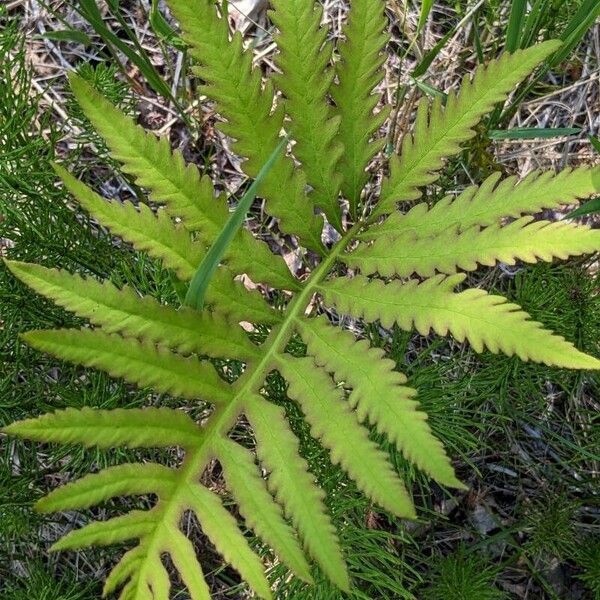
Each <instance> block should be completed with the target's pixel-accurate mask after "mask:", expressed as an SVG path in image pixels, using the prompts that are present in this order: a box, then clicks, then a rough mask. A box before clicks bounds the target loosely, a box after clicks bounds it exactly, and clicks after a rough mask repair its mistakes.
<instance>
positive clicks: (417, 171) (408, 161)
mask: <svg viewBox="0 0 600 600" xmlns="http://www.w3.org/2000/svg"><path fill="white" fill-rule="evenodd" d="M559 45H560V42H557V41H554V40H553V41H549V42H544V43H543V44H538V45H536V46H532V47H531V48H528V49H526V50H517V51H516V52H515V53H514V54H508V53H506V54H504V55H502V56H501V57H500V58H499V59H497V60H493V61H491V62H490V63H489V64H488V65H487V66H482V67H479V68H478V69H477V70H476V71H475V75H474V76H473V79H472V80H470V81H469V80H466V81H465V82H464V83H463V84H462V86H461V89H460V91H459V92H458V93H454V92H451V93H450V94H449V95H448V98H447V101H446V106H445V107H443V106H442V101H441V99H440V98H437V99H436V100H435V102H434V103H433V107H432V109H431V113H430V114H428V102H427V100H426V99H425V98H424V99H423V100H422V101H421V103H420V104H419V107H418V111H417V120H416V123H415V129H414V139H411V136H409V135H407V136H406V137H405V138H404V142H403V144H402V151H401V153H400V156H395V157H394V158H392V160H391V163H390V177H389V179H387V180H386V181H384V183H383V185H382V189H381V196H380V198H379V202H378V203H377V206H376V207H375V210H374V214H376V215H380V214H382V213H386V212H387V213H390V212H394V206H395V203H396V202H400V201H404V200H416V199H417V198H419V197H420V196H421V192H420V191H419V187H422V186H425V185H429V184H430V183H433V182H434V181H435V180H436V179H437V178H438V175H437V172H438V171H439V169H440V168H441V167H442V166H443V159H444V158H448V157H450V156H453V155H455V154H457V153H458V152H459V151H460V144H461V143H463V142H466V141H468V140H469V139H471V138H472V137H473V136H474V135H475V131H474V130H473V127H474V126H475V125H476V124H477V123H478V122H479V120H480V119H481V117H482V116H483V115H484V114H485V113H487V112H489V111H490V110H491V109H492V108H493V107H494V106H495V105H496V104H498V103H499V102H502V101H504V100H505V99H506V97H507V96H508V94H509V92H510V91H511V90H512V89H513V88H514V87H515V86H516V85H517V84H518V83H519V82H520V81H521V80H523V79H524V78H525V77H526V76H527V75H529V73H531V71H533V69H535V67H536V66H537V65H538V64H540V63H541V62H542V61H543V60H544V59H545V58H546V57H547V56H549V55H550V54H551V53H552V52H554V51H555V50H556V49H557V48H558V47H559Z"/></svg>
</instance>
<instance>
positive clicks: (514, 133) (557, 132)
mask: <svg viewBox="0 0 600 600" xmlns="http://www.w3.org/2000/svg"><path fill="white" fill-rule="evenodd" d="M579 133H581V129H579V128H578V127H514V128H512V129H492V130H491V131H490V132H489V136H490V139H491V140H535V139H542V140H546V139H550V138H556V137H561V136H563V135H577V134H579Z"/></svg>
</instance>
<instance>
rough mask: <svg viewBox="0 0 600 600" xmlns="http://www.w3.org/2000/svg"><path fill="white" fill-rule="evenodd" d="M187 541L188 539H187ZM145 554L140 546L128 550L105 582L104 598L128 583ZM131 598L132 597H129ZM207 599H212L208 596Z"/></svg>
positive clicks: (122, 595) (123, 596)
mask: <svg viewBox="0 0 600 600" xmlns="http://www.w3.org/2000/svg"><path fill="white" fill-rule="evenodd" d="M186 541H187V538H186ZM143 553H144V547H143V546H141V545H139V546H136V547H135V548H132V549H131V550H128V551H127V552H125V554H123V556H122V557H121V560H120V561H119V562H118V563H117V564H116V565H115V566H114V567H113V569H112V571H111V572H110V573H109V575H108V577H107V578H106V581H105V582H104V588H103V590H102V597H103V598H104V597H106V596H108V595H109V594H112V592H114V591H115V590H116V589H117V588H118V587H119V586H120V585H122V584H123V583H124V582H125V581H127V580H128V579H129V578H130V577H131V576H132V574H133V572H134V571H135V570H136V569H137V568H138V566H139V563H140V561H141V560H142V556H143ZM126 597H127V594H125V593H123V594H121V596H120V600H123V598H126ZM129 597H130V598H131V596H129ZM207 598H210V597H208V596H207Z"/></svg>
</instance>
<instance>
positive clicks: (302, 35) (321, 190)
mask: <svg viewBox="0 0 600 600" xmlns="http://www.w3.org/2000/svg"><path fill="white" fill-rule="evenodd" d="M273 7H274V8H275V10H273V11H271V13H270V15H271V19H272V20H273V23H274V24H275V25H276V26H277V27H278V28H279V31H280V33H279V35H277V36H276V40H275V41H276V42H277V46H278V47H279V50H280V53H279V55H278V56H277V59H276V60H277V66H278V67H279V68H280V69H281V71H282V74H281V75H277V76H276V77H275V83H276V85H277V86H278V87H279V89H280V90H281V91H282V92H283V93H284V95H285V97H286V102H285V105H284V107H285V111H286V112H287V114H288V115H289V116H290V118H291V133H292V135H293V136H294V138H295V139H296V145H295V146H294V154H295V155H296V156H297V157H298V160H300V162H301V163H302V167H303V169H304V172H305V173H306V178H307V180H308V183H309V184H310V186H311V187H312V188H313V190H312V193H311V195H310V198H311V200H312V201H313V202H314V203H315V205H316V206H318V207H319V208H321V209H322V210H323V212H324V213H325V215H326V216H327V219H328V221H329V222H330V223H331V224H332V225H333V226H334V227H335V228H336V229H337V230H338V231H342V230H343V228H342V221H341V214H340V213H341V211H340V204H339V201H338V195H339V191H340V185H341V177H340V175H339V174H338V173H337V172H336V168H337V162H338V160H339V158H340V156H341V155H342V153H343V151H344V148H343V146H342V145H341V144H340V143H339V142H336V141H335V137H336V133H337V129H338V125H339V119H337V118H332V116H331V114H330V112H331V111H330V108H329V105H328V102H327V97H326V96H327V90H328V89H329V87H330V85H331V82H332V80H333V75H334V73H333V71H332V70H329V68H328V64H329V61H330V59H331V45H330V44H329V43H327V44H326V45H325V48H323V44H324V43H325V38H326V37H327V29H325V28H324V27H323V28H320V27H319V24H320V22H321V18H322V16H323V9H322V8H318V9H316V10H315V4H314V3H313V2H307V1H306V0H277V1H276V2H273Z"/></svg>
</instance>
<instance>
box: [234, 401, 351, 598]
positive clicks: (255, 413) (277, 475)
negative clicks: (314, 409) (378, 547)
mask: <svg viewBox="0 0 600 600" xmlns="http://www.w3.org/2000/svg"><path fill="white" fill-rule="evenodd" d="M244 412H245V413H246V416H247V417H248V420H249V421H250V425H251V426H252V429H253V430H254V434H255V436H256V444H257V446H256V452H257V454H258V458H259V459H260V461H261V462H262V463H263V464H264V465H265V467H266V468H267V469H268V470H269V471H270V476H269V486H270V488H271V489H272V490H273V492H274V493H275V496H276V498H277V499H278V500H279V501H280V502H281V504H282V505H283V507H284V510H285V514H286V515H287V516H288V517H289V518H290V519H291V521H292V523H293V524H294V527H295V528H296V529H297V530H298V531H299V533H300V535H301V536H302V539H303V541H304V545H305V546H306V548H307V550H308V552H309V553H310V555H311V556H312V557H313V558H314V559H315V560H316V561H317V563H318V564H319V566H320V567H321V568H322V569H323V571H324V572H325V574H326V575H327V576H328V577H329V578H330V579H331V580H332V581H333V582H334V583H335V584H336V585H337V586H338V587H339V588H341V589H342V590H348V589H349V587H350V582H349V580H348V574H347V572H346V565H345V564H344V560H343V558H342V555H341V551H340V547H339V542H338V539H337V536H336V534H335V530H334V528H333V525H332V524H331V521H330V519H329V516H328V515H327V513H326V512H325V507H324V506H323V496H324V494H323V491H322V490H321V489H319V488H318V487H316V486H315V483H314V478H313V477H312V476H311V475H310V473H309V472H308V470H307V465H306V461H305V460H304V459H303V458H302V457H301V456H300V455H299V454H298V440H297V438H296V436H295V435H294V434H293V433H292V432H291V431H290V428H289V426H288V424H287V422H286V420H285V416H284V412H283V409H281V408H280V407H278V406H276V405H274V404H271V403H270V402H267V401H266V400H263V399H262V398H261V397H260V396H255V397H253V398H251V399H247V400H246V403H245V409H244Z"/></svg>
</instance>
